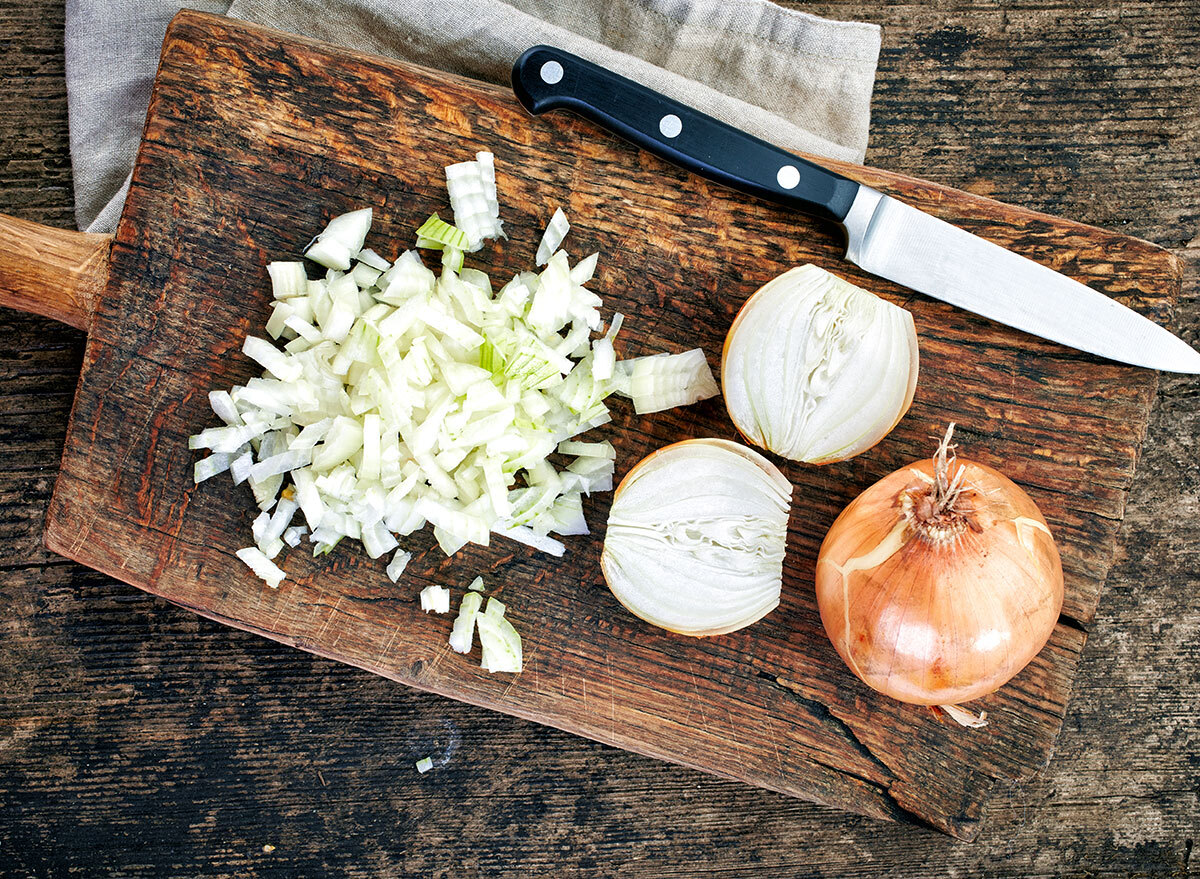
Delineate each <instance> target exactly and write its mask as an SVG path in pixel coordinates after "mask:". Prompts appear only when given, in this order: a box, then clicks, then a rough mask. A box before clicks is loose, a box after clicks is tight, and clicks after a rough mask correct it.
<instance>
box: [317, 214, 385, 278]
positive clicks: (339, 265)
mask: <svg viewBox="0 0 1200 879" xmlns="http://www.w3.org/2000/svg"><path fill="white" fill-rule="evenodd" d="M371 217H372V210H371V208H363V209H362V210H358V211H350V212H349V213H346V214H341V215H340V216H337V217H334V218H333V219H332V220H330V221H329V225H328V226H326V227H325V230H324V231H323V232H322V233H321V234H320V235H318V236H317V237H316V240H315V241H314V242H313V243H312V245H311V246H310V247H309V248H308V250H306V251H305V253H304V255H305V256H307V257H308V258H309V259H311V260H312V261H313V262H317V263H320V264H321V265H323V266H325V267H326V268H329V269H334V270H337V271H346V270H347V269H349V268H350V260H352V259H353V258H354V257H355V256H356V255H357V254H358V252H359V251H360V250H362V246H363V241H364V240H366V237H367V232H368V231H369V230H370V228H371Z"/></svg>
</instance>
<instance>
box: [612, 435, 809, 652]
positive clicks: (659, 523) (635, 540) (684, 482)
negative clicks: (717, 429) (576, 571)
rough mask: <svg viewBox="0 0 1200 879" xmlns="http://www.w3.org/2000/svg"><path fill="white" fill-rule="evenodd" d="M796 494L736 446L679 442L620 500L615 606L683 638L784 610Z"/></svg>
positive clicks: (624, 485)
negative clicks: (786, 561)
mask: <svg viewBox="0 0 1200 879" xmlns="http://www.w3.org/2000/svg"><path fill="white" fill-rule="evenodd" d="M791 496H792V485H791V483H790V482H788V480H787V479H786V478H785V477H784V476H783V474H782V473H780V472H779V469H778V468H777V467H775V465H774V464H772V463H771V462H770V461H768V460H767V459H766V458H764V457H763V456H762V455H760V454H758V453H757V452H755V451H752V450H751V449H747V448H746V447H744V446H741V445H738V444H737V443H733V442H729V441H728V440H719V439H696V440H687V441H685V442H680V443H675V444H674V445H670V446H667V447H666V448H663V449H660V450H659V451H657V452H655V453H654V454H652V455H650V456H649V457H647V458H644V459H643V460H642V461H640V462H639V463H638V464H637V465H636V466H635V467H634V468H633V469H632V470H630V471H629V473H628V474H627V475H626V476H625V478H624V479H623V480H622V481H621V484H620V486H619V487H618V488H617V491H616V494H615V495H614V497H613V504H612V510H611V512H610V513H609V517H608V532H607V534H606V535H605V538H604V552H603V553H602V555H601V557H600V566H601V569H602V570H603V572H604V578H605V580H607V581H608V586H609V588H610V589H611V590H612V593H613V595H614V596H616V598H617V600H618V601H620V602H621V604H623V605H624V606H625V607H626V608H628V610H629V611H630V612H631V613H633V614H634V615H636V616H638V617H640V618H642V619H643V620H645V621H646V622H649V623H652V624H654V625H656V626H660V627H661V628H664V629H668V630H669V631H672V632H677V633H679V634H681V635H697V636H699V635H720V634H724V633H726V632H732V631H735V630H736V629H741V628H743V627H745V626H748V625H750V624H751V623H753V622H755V621H757V620H759V619H761V618H762V617H764V616H766V615H767V614H768V613H770V612H771V611H772V610H774V609H775V608H776V607H777V606H778V604H779V594H780V588H781V582H782V578H783V557H784V551H785V547H786V543H787V524H788V512H789V508H790V504H791Z"/></svg>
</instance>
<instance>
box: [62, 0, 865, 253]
mask: <svg viewBox="0 0 1200 879" xmlns="http://www.w3.org/2000/svg"><path fill="white" fill-rule="evenodd" d="M188 5H189V8H204V9H208V10H210V11H224V9H225V8H226V7H228V13H229V14H230V15H232V16H234V17H237V18H244V19H246V20H248V21H254V22H258V23H260V24H265V25H269V26H271V27H276V28H280V29H283V30H288V31H292V32H294V33H299V34H304V35H307V36H312V37H317V38H319V39H322V40H327V41H329V42H334V43H338V44H341V45H345V46H349V47H351V48H354V49H358V50H361V51H366V52H373V53H376V54H380V55H390V56H392V57H396V58H402V59H404V60H407V61H413V62H416V63H418V64H424V65H426V66H429V67H438V68H441V69H443V70H449V71H453V72H455V73H460V74H465V75H467V76H473V77H476V78H478V79H484V80H488V81H491V82H497V83H507V82H508V77H509V71H510V69H511V67H512V62H513V61H514V60H516V58H517V56H518V55H520V54H521V52H523V51H524V50H525V49H527V48H529V46H532V45H534V44H536V43H548V44H551V45H556V46H559V47H561V48H564V49H567V50H569V51H571V52H575V53H576V54H578V55H581V56H583V57H585V58H588V59H590V60H592V61H595V62H596V63H598V64H601V65H604V66H605V67H608V68H610V69H612V70H615V71H617V72H618V73H621V74H623V75H625V76H628V77H630V78H631V79H636V80H638V81H640V82H642V83H644V84H646V85H648V86H650V87H651V88H654V89H656V90H658V91H660V92H662V93H664V94H666V95H669V96H670V97H673V98H675V99H676V100H679V101H682V102H683V103H686V104H690V105H691V106H693V107H696V108H698V109H701V110H703V111H705V112H707V113H709V114H711V115H713V116H716V117H717V118H719V119H722V120H724V121H725V122H728V123H730V124H732V125H735V126H737V127H739V128H742V129H744V130H746V131H749V132H750V133H752V134H755V135H758V136H759V137H761V138H763V139H764V140H768V141H771V142H773V143H775V144H777V145H779V146H781V147H784V148H786V149H792V150H801V151H805V152H811V153H816V154H819V155H824V156H829V157H832V158H838V159H848V160H851V161H861V160H862V157H863V154H864V152H865V150H866V146H867V129H868V123H869V120H870V106H871V89H872V86H873V84H874V79H875V64H876V61H877V59H878V56H879V42H880V40H879V29H878V28H877V27H876V26H875V25H869V24H860V23H856V22H837V21H830V20H827V19H822V18H817V17H816V16H813V15H808V14H806V13H802V12H795V11H792V10H788V9H784V8H782V7H780V6H776V5H775V4H773V3H771V2H768V0H738V2H734V3H730V2H722V0H511V2H508V3H505V2H501V0H441V2H436V3H434V2H428V0H233V3H232V6H229V4H228V3H227V2H220V0H217V2H207V3H205V2H197V0H192V2H191V3H189V4H188ZM178 8H179V4H178V3H168V2H163V0H68V3H67V34H66V36H67V40H66V49H67V90H68V91H67V94H68V102H69V110H70V127H71V156H72V161H73V162H74V171H75V202H76V217H77V220H78V222H79V226H80V228H84V229H87V230H88V231H111V230H112V229H113V228H115V226H116V221H117V219H118V217H119V216H120V210H121V205H122V204H123V202H124V198H125V191H126V188H127V185H128V183H127V178H128V173H129V169H130V167H131V166H132V164H133V157H134V153H135V152H136V149H137V144H138V139H139V138H140V136H141V124H142V117H143V116H144V114H145V108H146V104H147V101H148V97H149V87H150V83H151V82H152V80H153V76H154V62H155V59H156V58H157V54H158V48H159V43H160V42H161V39H162V33H163V30H164V29H165V27H166V23H167V21H169V20H170V17H171V15H172V14H173V13H174V12H175V11H176V10H177V9H178ZM123 183H124V186H123V185H122V184H123Z"/></svg>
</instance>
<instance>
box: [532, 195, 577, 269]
mask: <svg viewBox="0 0 1200 879" xmlns="http://www.w3.org/2000/svg"><path fill="white" fill-rule="evenodd" d="M569 231H571V224H570V223H568V222H567V215H566V214H564V213H563V210H562V208H555V209H554V215H553V216H551V217H550V222H549V223H547V224H546V231H545V232H543V233H542V240H541V242H540V243H539V244H538V249H537V258H536V259H535V260H534V262H535V263H536V264H537V265H539V266H544V265H545V264H546V263H548V262H550V257H552V256H553V255H554V252H555V251H556V250H558V248H559V245H560V244H562V243H563V239H564V238H566V237H567V233H568V232H569Z"/></svg>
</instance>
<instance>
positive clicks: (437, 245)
mask: <svg viewBox="0 0 1200 879" xmlns="http://www.w3.org/2000/svg"><path fill="white" fill-rule="evenodd" d="M470 244H471V240H470V239H469V238H468V237H467V233H465V232H463V231H462V230H461V229H459V228H456V227H455V226H451V225H450V224H449V223H447V222H446V221H445V220H443V219H442V218H441V217H439V216H438V215H437V214H434V215H433V216H431V217H430V218H429V219H428V220H426V221H425V222H424V223H422V224H421V227H420V228H419V229H417V246H418V247H424V248H426V249H429V250H440V249H442V248H443V247H452V248H454V249H455V250H467V249H468V248H469V247H470Z"/></svg>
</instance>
